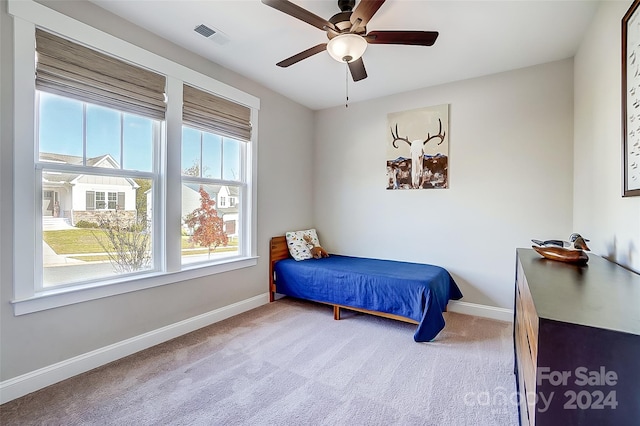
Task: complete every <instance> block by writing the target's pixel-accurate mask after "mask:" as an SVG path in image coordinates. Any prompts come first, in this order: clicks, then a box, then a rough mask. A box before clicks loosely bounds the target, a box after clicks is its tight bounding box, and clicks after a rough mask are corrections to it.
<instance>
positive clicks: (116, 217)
mask: <svg viewBox="0 0 640 426" xmlns="http://www.w3.org/2000/svg"><path fill="white" fill-rule="evenodd" d="M36 103H37V111H38V115H37V120H36V123H37V127H38V129H37V132H36V134H37V138H36V143H37V146H38V153H39V154H38V159H39V160H38V161H37V162H36V168H37V170H40V171H41V174H42V193H43V201H44V200H47V199H55V200H57V201H56V204H55V206H54V207H56V208H57V209H58V214H57V217H59V218H60V219H62V220H64V223H65V224H66V225H67V226H62V223H63V222H60V221H57V222H56V221H50V220H47V217H48V216H55V215H54V210H53V209H52V208H51V204H50V203H44V202H43V210H42V220H43V222H42V237H41V238H42V244H43V247H44V250H46V253H44V254H45V255H43V257H42V259H43V260H42V282H41V283H40V285H39V286H38V287H39V288H42V289H50V288H52V287H58V286H69V285H73V284H76V283H81V282H86V281H99V280H102V279H113V278H114V277H118V276H121V275H127V274H135V273H143V272H145V271H150V270H153V269H154V260H155V259H154V258H155V256H154V250H153V233H148V232H147V231H148V230H152V229H154V228H153V223H152V222H151V219H148V218H147V217H146V205H145V204H143V203H136V202H135V200H137V199H143V198H144V196H145V195H143V194H142V193H141V191H148V190H150V188H153V187H154V186H156V185H157V182H158V176H157V175H156V174H154V173H152V172H151V170H154V169H157V166H156V165H154V164H153V157H154V156H153V153H154V152H155V150H157V149H158V148H159V146H160V127H161V121H160V120H155V119H153V118H148V117H141V116H135V115H133V114H129V113H125V112H122V111H117V110H113V109H110V108H105V107H99V106H96V105H93V104H89V103H87V102H82V101H79V100H75V99H72V98H68V97H64V96H60V95H54V94H51V93H47V92H41V91H38V92H37V93H36ZM129 157H132V158H129ZM121 164H129V165H130V166H132V167H133V170H126V169H124V168H123V167H122V166H121ZM140 170H146V171H140ZM107 171H109V173H108V174H107V173H106V172H107ZM141 188H142V189H141ZM51 194H55V196H52V195H51ZM127 199H130V200H131V202H130V203H128V204H127Z"/></svg>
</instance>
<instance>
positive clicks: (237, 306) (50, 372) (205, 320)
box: [0, 293, 269, 404]
mask: <svg viewBox="0 0 640 426" xmlns="http://www.w3.org/2000/svg"><path fill="white" fill-rule="evenodd" d="M267 303H269V294H268V293H264V294H260V295H258V296H255V297H252V298H250V299H246V300H242V301H240V302H237V303H233V304H231V305H228V306H224V307H222V308H219V309H216V310H213V311H210V312H207V313H204V314H202V315H198V316H195V317H193V318H189V319H186V320H183V321H180V322H177V323H175V324H171V325H168V326H165V327H162V328H159V329H157V330H153V331H150V332H148V333H144V334H141V335H139V336H136V337H132V338H130V339H126V340H123V341H121V342H118V343H114V344H112V345H109V346H105V347H103V348H100V349H96V350H94V351H91V352H87V353H85V354H82V355H78V356H76V357H73V358H70V359H67V360H65V361H61V362H58V363H56V364H53V365H50V366H47V367H44V368H40V369H38V370H35V371H32V372H29V373H26V374H23V375H21V376H18V377H14V378H13V379H9V380H5V381H3V382H0V404H4V403H5V402H9V401H11V400H14V399H16V398H19V397H21V396H24V395H26V394H29V393H31V392H35V391H37V390H39V389H42V388H45V387H47V386H49V385H52V384H54V383H57V382H60V381H62V380H65V379H68V378H70V377H73V376H76V375H78V374H80V373H84V372H86V371H89V370H92V369H94V368H96V367H100V366H101V365H105V364H107V363H109V362H112V361H115V360H118V359H120V358H124V357H125V356H129V355H131V354H134V353H136V352H139V351H141V350H143V349H147V348H150V347H152V346H155V345H157V344H160V343H163V342H166V341H167V340H171V339H174V338H176V337H179V336H182V335H183V334H186V333H190V332H192V331H195V330H198V329H199V328H202V327H206V326H207V325H211V324H213V323H216V322H218V321H222V320H224V319H227V318H230V317H232V316H234V315H238V314H241V313H243V312H246V311H249V310H251V309H254V308H257V307H258V306H262V305H265V304H267Z"/></svg>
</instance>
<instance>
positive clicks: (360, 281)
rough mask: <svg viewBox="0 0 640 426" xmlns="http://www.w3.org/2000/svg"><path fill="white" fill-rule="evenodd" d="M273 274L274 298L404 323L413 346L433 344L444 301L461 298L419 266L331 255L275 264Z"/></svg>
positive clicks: (434, 269) (435, 269)
mask: <svg viewBox="0 0 640 426" xmlns="http://www.w3.org/2000/svg"><path fill="white" fill-rule="evenodd" d="M274 272H275V284H276V291H277V292H278V293H281V294H285V295H288V296H291V297H297V298H300V299H307V300H314V301H317V302H325V303H331V304H336V305H344V306H350V307H354V308H361V309H368V310H372V311H378V312H385V313H388V314H394V315H399V316H402V317H405V318H410V319H412V320H414V321H416V322H418V328H417V329H416V332H415V334H414V336H413V338H414V340H415V341H416V342H428V341H431V340H433V339H434V338H435V337H436V336H437V334H438V333H439V332H440V330H442V329H443V328H444V317H443V316H442V313H443V312H444V310H445V308H446V306H447V303H448V302H449V300H451V299H454V300H457V299H460V298H462V293H461V292H460V289H459V288H458V286H457V285H456V283H455V281H454V280H453V278H452V277H451V275H450V274H449V272H448V271H447V270H446V269H444V268H442V267H439V266H434V265H426V264H420V263H409V262H398V261H392V260H381V259H368V258H361V257H350V256H339V255H331V256H330V257H327V258H322V259H309V260H305V261H295V260H293V259H284V260H280V261H278V262H276V264H275V266H274Z"/></svg>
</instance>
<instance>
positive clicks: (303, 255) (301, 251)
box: [285, 229, 320, 260]
mask: <svg viewBox="0 0 640 426" xmlns="http://www.w3.org/2000/svg"><path fill="white" fill-rule="evenodd" d="M304 235H308V236H309V237H311V241H312V242H313V244H315V245H316V246H319V245H320V241H319V240H318V234H316V230H315V229H306V230H304V231H290V232H287V233H286V234H285V237H286V239H287V247H289V253H291V257H293V258H294V259H295V260H307V259H311V258H312V256H311V250H310V249H309V246H307V242H306V241H305V240H304V238H303V236H304Z"/></svg>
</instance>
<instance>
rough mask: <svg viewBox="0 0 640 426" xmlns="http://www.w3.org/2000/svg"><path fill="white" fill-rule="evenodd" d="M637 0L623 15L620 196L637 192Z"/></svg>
mask: <svg viewBox="0 0 640 426" xmlns="http://www.w3.org/2000/svg"><path fill="white" fill-rule="evenodd" d="M639 5H640V0H635V1H634V2H633V3H632V4H631V6H630V7H629V10H628V11H627V13H626V14H625V15H624V17H623V18H622V179H623V190H622V196H623V197H633V196H640V12H638V6H639Z"/></svg>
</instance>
